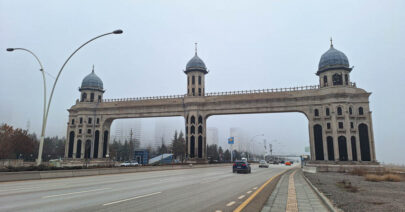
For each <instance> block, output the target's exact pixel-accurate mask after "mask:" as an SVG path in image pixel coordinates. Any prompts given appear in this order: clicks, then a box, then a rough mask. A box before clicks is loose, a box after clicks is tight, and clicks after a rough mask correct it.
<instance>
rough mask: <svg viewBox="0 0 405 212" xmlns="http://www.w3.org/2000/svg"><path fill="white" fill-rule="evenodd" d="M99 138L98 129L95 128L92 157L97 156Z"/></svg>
mask: <svg viewBox="0 0 405 212" xmlns="http://www.w3.org/2000/svg"><path fill="white" fill-rule="evenodd" d="M99 140H100V131H98V130H96V132H95V133H94V152H93V158H98V144H99Z"/></svg>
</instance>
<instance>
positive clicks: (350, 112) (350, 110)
mask: <svg viewBox="0 0 405 212" xmlns="http://www.w3.org/2000/svg"><path fill="white" fill-rule="evenodd" d="M349 114H350V115H352V114H353V109H352V107H349Z"/></svg>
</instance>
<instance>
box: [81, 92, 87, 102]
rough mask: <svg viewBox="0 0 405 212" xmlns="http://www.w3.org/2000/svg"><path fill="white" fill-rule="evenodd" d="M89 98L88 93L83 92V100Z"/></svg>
mask: <svg viewBox="0 0 405 212" xmlns="http://www.w3.org/2000/svg"><path fill="white" fill-rule="evenodd" d="M86 98H87V93H82V102H84V100H86Z"/></svg>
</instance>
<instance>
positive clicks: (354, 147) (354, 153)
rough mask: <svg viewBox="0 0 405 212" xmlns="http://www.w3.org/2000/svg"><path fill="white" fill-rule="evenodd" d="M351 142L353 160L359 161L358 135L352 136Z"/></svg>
mask: <svg viewBox="0 0 405 212" xmlns="http://www.w3.org/2000/svg"><path fill="white" fill-rule="evenodd" d="M351 143H352V159H353V161H357V147H356V137H354V136H352V138H351Z"/></svg>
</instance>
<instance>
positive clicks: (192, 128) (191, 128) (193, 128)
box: [190, 125, 195, 134]
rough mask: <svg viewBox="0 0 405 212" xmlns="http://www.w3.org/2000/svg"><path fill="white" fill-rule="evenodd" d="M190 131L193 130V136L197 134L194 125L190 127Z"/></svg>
mask: <svg viewBox="0 0 405 212" xmlns="http://www.w3.org/2000/svg"><path fill="white" fill-rule="evenodd" d="M190 130H191V132H190V133H191V134H195V127H194V125H193V126H191V127H190Z"/></svg>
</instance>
